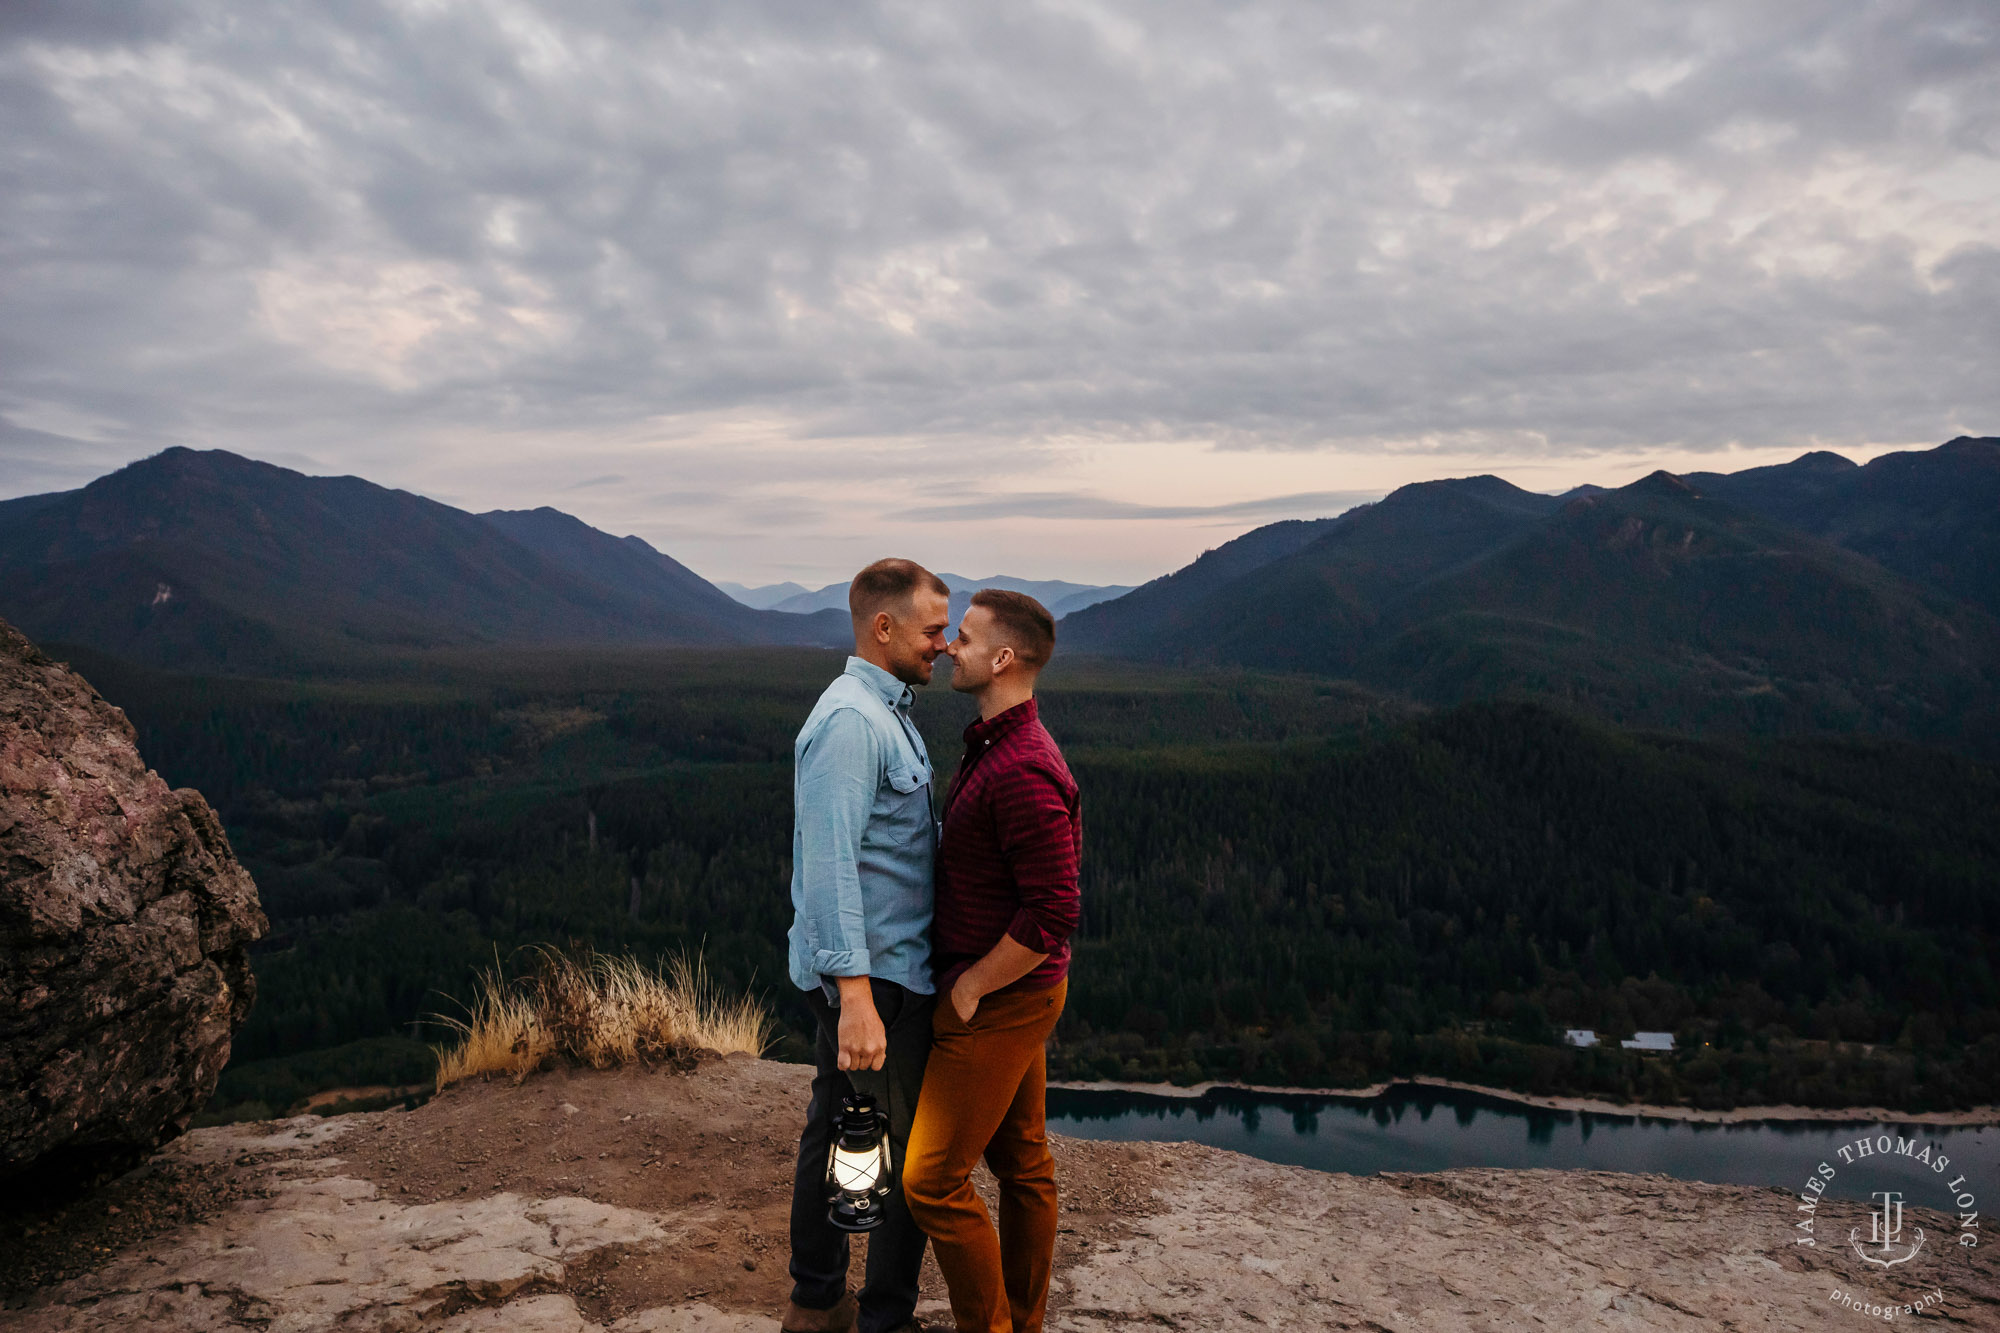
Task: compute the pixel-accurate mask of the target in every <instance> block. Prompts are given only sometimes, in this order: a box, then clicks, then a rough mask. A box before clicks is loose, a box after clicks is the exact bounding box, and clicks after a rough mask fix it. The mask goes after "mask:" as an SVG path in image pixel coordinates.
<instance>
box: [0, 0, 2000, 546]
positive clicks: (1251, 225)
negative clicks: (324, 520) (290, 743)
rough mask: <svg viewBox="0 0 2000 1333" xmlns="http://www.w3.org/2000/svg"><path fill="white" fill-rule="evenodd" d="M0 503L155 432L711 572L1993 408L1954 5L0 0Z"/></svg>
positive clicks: (1999, 106)
mask: <svg viewBox="0 0 2000 1333" xmlns="http://www.w3.org/2000/svg"><path fill="white" fill-rule="evenodd" d="M0 124H4V126H5V132H4V134H0V496H6V495H19V494H27V493H31V492H36V491H43V490H52V489H60V488H67V487H71V486H76V485H81V484H82V483H84V482H86V481H88V480H89V479H90V478H92V477H93V476H96V475H98V474H100V473H102V472H104V471H107V470H109V469H111V468H113V467H116V466H118V465H120V464H123V463H125V462H128V461H130V460H132V459H134V458H138V457H142V456H144V455H146V454H149V453H152V452H155V451H157V450H158V449H160V448H163V447H165V446H167V445H170V444H187V445H192V446H197V447H220V448H227V449H233V450H236V451H238V452H241V453H245V454H250V455H253V456H256V457H260V458H266V459H270V460H272V461H274V462H280V463H285V464H287V465H290V466H295V467H299V468H301V469H303V470H306V471H311V472H353V473H358V474H360V475H362V476H365V477H368V478H370V479H372V480H375V481H378V482H382V483H384V484H388V485H395V486H403V487H407V488H409V489H411V490H415V491H419V492H422V493H424V494H428V495H432V496H435V497H437V498H439V499H442V500H446V501H448V502H450V503H453V504H459V505H463V506H466V507H469V508H474V509H486V508H494V507H506V508H525V507H531V506H534V505H539V504H552V505H555V506H557V507H558V508H562V509H565V510H568V511H570V512H572V513H575V514H577V515H579V516H580V517H582V518H584V519H586V520H588V521H590V522H592V523H595V524H597V525H598V526H600V527H604V528H607V529H609V530H611V531H613V532H615V533H619V534H623V533H626V532H636V533H638V534H639V535H641V536H643V537H645V538H646V539H648V540H649V541H652V542H653V543H654V544H655V545H658V546H660V547H661V548H662V549H665V550H667V551H669V552H671V553H672V554H674V555H675V556H677V557H679V558H681V559H682V560H684V561H686V562H687V563H689V564H691V565H693V566H694V567H695V568H696V569H697V570H699V571H701V572H703V573H705V574H708V575H710V576H711V577H715V578H723V579H743V580H747V581H752V582H765V581H776V580H779V579H785V578H793V579H798V580H801V581H804V582H814V581H825V580H829V579H832V578H834V577H845V576H846V574H847V573H848V572H849V571H850V570H851V569H852V568H853V567H854V566H855V565H856V564H857V563H858V562H860V561H861V560H864V559H867V558H871V557H873V556H875V555H879V554H884V553H888V552H895V553H900V554H907V555H911V556H914V557H916V558H917V559H920V560H925V561H927V562H928V563H931V564H933V565H934V566H937V567H942V568H948V569H953V570H958V571H961V572H965V573H971V574H984V573H989V572H1007V573H1014V574H1019V575H1025V576H1040V577H1068V578H1075V579H1083V580H1092V581H1113V580H1116V581H1136V580H1139V579H1142V578H1146V577H1150V576H1152V575H1154V574H1157V573H1160V572H1163V571H1164V570H1166V569H1169V568H1172V567H1174V566H1176V565H1178V564H1180V563H1183V562H1184V561H1185V560H1187V559H1188V558H1189V557H1191V556H1193V555H1194V554H1196V553H1198V552H1199V551H1200V550H1202V549H1203V548H1204V547H1208V546H1212V545H1215V544H1217V543H1219V542H1220V541H1223V540H1225V539H1227V538H1228V537H1230V536H1233V535H1235V534H1236V533H1238V532H1241V531H1244V530H1246V529H1248V528H1250V527H1253V526H1255V525H1257V524H1259V523H1263V522H1268V521H1270V520H1272V519H1275V518H1283V517H1304V516H1313V515H1318V514H1325V513H1333V512H1338V511H1339V510H1340V509H1343V508H1345V507H1347V506H1348V505H1351V504H1353V503H1356V502H1357V501H1359V500H1363V499H1369V498H1373V497H1374V496H1377V495H1380V494H1382V493H1383V492H1385V491H1387V490H1388V489H1391V488H1392V487H1394V486H1396V485H1398V484H1401V483H1403V482H1406V481H1413V480H1422V479H1425V478H1429V477H1436V476H1450V475H1464V474H1468V473H1476V472H1496V473H1499V474H1500V475H1502V476H1505V477H1507V478H1509V479H1510V480H1513V481H1515V482H1517V483H1518V484H1521V485H1525V486H1529V487H1531V488H1534V489H1541V490H1559V489H1562V488H1565V487H1567V486H1569V485H1571V484H1573V483H1575V482H1577V481H1582V480H1595V481H1598V482H1600V483H1604V484H1619V483H1622V482H1624V481H1628V480H1631V479H1633V478H1634V477H1636V476H1639V475H1643V473H1644V472H1646V471H1649V470H1651V469H1652V468H1654V467H1658V466H1667V467H1671V468H1675V469H1677V470H1688V469H1694V468H1720V469H1734V468H1736V467H1741V466H1749V465H1754V464H1757V463H1764V462H1773V461H1782V460H1784V459H1787V458H1790V457H1792V456H1794V455H1796V454H1797V453H1799V452H1802V451H1804V450H1806V449H1809V448H1815V447H1827V448H1834V449H1838V450H1840V451H1842V452H1845V453H1847V454H1849V455H1850V456H1852V457H1855V458H1857V459H1865V458H1867V457H1869V456H1872V455H1873V454H1875V453H1879V452H1882V451H1883V450H1885V449H1889V448H1898V447H1910V446H1930V445H1934V444H1937V443H1939V442H1941V441H1943V440H1945V439H1948V438H1950V437H1951V436H1953V435H1956V434H1960V433H1965V432H1971V433H1975V434H2000V370H1996V368H2000V5H1995V4H1994V3H1992V0H1963V2H1962V3H1953V2H1951V0H1930V2H1928V3H1897V4H1890V3H1883V4H1868V3H1845V4H1843V3H1837V2H1831V0H1799V2H1797V3H1785V2H1783V0H1758V3H1755V4H1745V3H1742V0H1731V2H1730V3H1723V4H1696V3H1676V4H1647V5H1639V4H1617V3H1613V4H1606V3H1603V2H1602V0H1579V2H1577V3H1553V2H1552V3H1495V2H1494V0H1465V2H1464V3H1421V2H1420V3H1411V4H1403V5H1384V4H1380V3H1365V4H1363V3H1356V4H1335V3H1327V2H1326V0H1311V2H1310V3H1300V4H1296V5H1293V4H1282V3H1264V4H1224V3H1218V4H1208V5H1196V4H1181V3H1171V2H1170V0H1145V2H1143V3H1139V2H1135V3H1130V4H1120V3H1088V4H1085V3H1061V4H1032V3H1021V2H1020V0H1014V2H1012V3H1007V4H962V5H961V4H952V3H939V2H938V0H928V2H925V3H911V4H874V5H870V4H860V3H853V4H849V3H838V4H832V3H826V2H825V0H801V2H800V3H796V4H759V3H748V2H746V0H729V2H728V3H720V2H718V3H712V4H673V3H630V4H609V3H606V4H598V3H584V2H582V0H549V3H544V4H534V3H508V2H507V0H479V3H467V4H454V3H438V2H435V0H424V2H422V3H417V2H414V0H413V2H411V3H400V4H399V3H387V2H385V0H338V3H325V4H317V5H315V4H300V5H254V4H253V5H245V4H240V3H225V2H222V0H217V2H215V3H202V2H201V0H185V2H183V3H165V4H150V3H143V2H142V0H110V2H108V3H90V2H86V0H5V3H4V4H0Z"/></svg>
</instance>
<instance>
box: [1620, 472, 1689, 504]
mask: <svg viewBox="0 0 2000 1333" xmlns="http://www.w3.org/2000/svg"><path fill="white" fill-rule="evenodd" d="M1620 489H1621V490H1623V491H1624V492H1625V493H1626V494H1627V495H1657V496H1663V497H1666V498H1669V499H1675V500H1699V499H1701V498H1702V494H1701V492H1700V491H1699V490H1697V489H1695V487H1694V486H1692V485H1691V484H1689V482H1688V480H1687V479H1686V478H1685V477H1677V476H1675V475H1674V474H1673V473H1671V472H1669V471H1667V470H1666V469H1665V468H1661V469H1660V470H1659V471H1657V472H1652V473H1649V474H1647V475H1646V476H1643V477H1641V478H1639V480H1637V481H1635V482H1633V483H1632V484H1631V485H1630V486H1625V487H1621V488H1620Z"/></svg>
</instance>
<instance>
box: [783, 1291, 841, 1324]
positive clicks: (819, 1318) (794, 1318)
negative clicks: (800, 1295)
mask: <svg viewBox="0 0 2000 1333" xmlns="http://www.w3.org/2000/svg"><path fill="white" fill-rule="evenodd" d="M860 1304H861V1303H860V1302H859V1301H857V1300H855V1299H854V1293H853V1292H851V1291H850V1292H848V1293H847V1294H846V1295H845V1296H842V1297H841V1298H840V1300H839V1301H837V1302H836V1303H835V1304H834V1307H833V1308H832V1309H831V1310H808V1309H807V1308H806V1307H805V1306H803V1305H800V1304H799V1303H798V1302H797V1301H792V1302H790V1303H789V1304H787V1305H786V1307H785V1318H784V1321H783V1322H782V1323H780V1324H779V1325H778V1329H779V1333H852V1330H853V1328H854V1316H855V1314H856V1313H857V1312H858V1311H859V1309H860Z"/></svg>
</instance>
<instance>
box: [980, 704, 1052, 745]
mask: <svg viewBox="0 0 2000 1333" xmlns="http://www.w3.org/2000/svg"><path fill="white" fill-rule="evenodd" d="M1040 716H1041V709H1040V708H1038V707H1037V706H1036V704H1035V701H1034V699H1032V698H1030V699H1029V700H1027V702H1025V703H1018V704H1015V705H1014V706H1013V707H1012V708H1010V709H1008V710H1007V711H1006V712H1004V713H996V714H994V715H993V716H992V717H988V718H981V719H980V720H979V721H977V722H974V723H973V724H972V725H971V726H969V727H967V728H966V729H965V743H966V744H967V745H978V744H979V743H980V742H982V741H984V742H985V743H986V744H988V745H991V744H992V743H993V742H994V741H997V740H999V739H1000V738H1001V737H1002V736H1005V735H1006V734H1007V733H1008V732H1010V731H1012V730H1013V729H1014V728H1016V727H1018V726H1020V725H1021V724H1022V723H1024V722H1033V721H1034V720H1035V719H1036V718H1038V717H1040Z"/></svg>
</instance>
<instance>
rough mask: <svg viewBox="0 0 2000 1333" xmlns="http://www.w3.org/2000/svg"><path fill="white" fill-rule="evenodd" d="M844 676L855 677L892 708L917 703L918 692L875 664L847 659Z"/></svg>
mask: <svg viewBox="0 0 2000 1333" xmlns="http://www.w3.org/2000/svg"><path fill="white" fill-rule="evenodd" d="M842 674H844V675H849V676H852V677H854V678H855V679H856V680H858V681H860V682H861V683H862V684H864V685H866V686H867V687H868V688H869V689H871V690H873V691H875V693H876V694H878V695H880V696H881V697H882V702H883V703H885V704H887V705H889V707H891V708H908V707H909V706H910V705H911V704H912V703H914V702H916V698H917V692H916V691H915V690H913V689H911V688H910V687H909V686H907V685H905V684H904V683H903V682H902V681H900V680H897V679H896V678H895V677H894V676H892V675H890V674H889V673H888V672H886V671H884V670H883V669H882V668H881V667H878V666H876V665H875V664H874V663H873V662H869V661H864V660H863V659H861V658H859V657H849V658H848V659H847V670H846V671H845V672H843V673H842Z"/></svg>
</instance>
